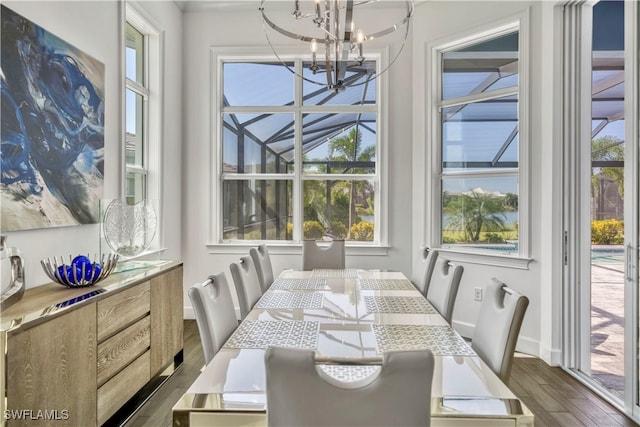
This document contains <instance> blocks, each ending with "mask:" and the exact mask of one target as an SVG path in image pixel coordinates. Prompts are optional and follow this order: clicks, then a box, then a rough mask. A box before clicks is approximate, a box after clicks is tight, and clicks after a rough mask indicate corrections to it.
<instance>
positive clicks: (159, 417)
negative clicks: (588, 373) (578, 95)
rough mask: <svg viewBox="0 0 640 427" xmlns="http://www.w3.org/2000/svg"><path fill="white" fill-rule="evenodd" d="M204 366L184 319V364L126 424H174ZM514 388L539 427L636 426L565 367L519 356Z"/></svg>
mask: <svg viewBox="0 0 640 427" xmlns="http://www.w3.org/2000/svg"><path fill="white" fill-rule="evenodd" d="M203 364H204V357H203V355H202V346H201V344H200V336H199V335H198V328H197V326H196V322H195V320H185V321H184V363H183V364H182V366H181V367H180V368H178V371H176V373H175V374H174V375H173V376H172V377H171V378H169V379H168V380H167V382H165V383H164V384H163V385H162V387H161V388H160V390H158V392H156V393H155V394H154V395H153V396H152V397H151V399H149V401H147V402H146V403H145V404H144V405H143V407H142V408H141V409H140V410H139V411H138V412H137V413H136V414H135V415H134V417H133V418H132V419H131V420H129V422H127V423H126V424H125V426H126V427H142V426H145V427H170V426H171V421H172V418H171V408H172V407H173V405H174V404H175V402H177V401H178V399H179V398H180V396H182V395H183V394H184V393H185V392H186V390H187V389H188V388H189V386H190V385H191V383H193V381H194V380H195V378H196V377H197V376H198V374H199V373H200V369H201V368H202V366H203ZM510 387H511V389H512V390H513V392H514V393H515V394H516V395H517V396H518V397H519V398H520V399H522V401H523V402H524V403H525V404H526V405H527V406H528V407H529V409H530V410H531V411H532V412H533V413H534V414H535V426H536V427H546V426H548V427H552V426H558V427H565V426H588V427H596V426H597V427H619V426H637V424H636V423H634V422H633V421H631V420H630V419H629V418H627V417H626V416H624V415H623V414H621V413H620V412H619V411H618V410H616V409H615V408H614V407H613V406H611V405H610V404H608V403H607V402H605V401H604V400H603V399H601V398H600V397H599V396H597V395H596V394H594V393H593V392H591V391H590V390H589V389H588V388H587V387H585V386H584V385H582V384H581V383H580V382H579V381H577V380H576V379H575V378H573V377H572V376H571V375H569V374H567V373H566V372H565V371H563V370H562V369H561V368H553V367H550V366H548V365H547V364H546V363H544V362H543V361H541V360H540V359H538V358H535V357H527V356H523V357H516V359H515V362H514V367H513V371H512V374H511V382H510Z"/></svg>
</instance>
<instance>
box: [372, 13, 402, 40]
mask: <svg viewBox="0 0 640 427" xmlns="http://www.w3.org/2000/svg"><path fill="white" fill-rule="evenodd" d="M410 19H411V15H407V16H405V17H404V18H403V19H402V20H400V21H398V22H396V23H395V24H393V25H392V26H390V27H389V28H385V29H384V30H380V31H378V32H375V33H373V34H369V35H365V40H373V39H378V38H380V37H384V36H386V35H388V34H391V33H393V32H395V31H397V30H398V29H399V28H400V27H402V26H403V25H405V24H407V23H408V22H409V20H410Z"/></svg>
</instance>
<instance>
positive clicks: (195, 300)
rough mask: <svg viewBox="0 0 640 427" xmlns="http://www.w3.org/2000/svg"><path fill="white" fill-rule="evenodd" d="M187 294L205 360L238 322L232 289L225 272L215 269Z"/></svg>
mask: <svg viewBox="0 0 640 427" xmlns="http://www.w3.org/2000/svg"><path fill="white" fill-rule="evenodd" d="M188 294H189V299H190V300H191V305H192V306H193V311H194V313H195V316H196V323H197V325H198V332H200V341H201V342H202V351H203V352H204V362H205V364H207V363H209V362H210V361H211V359H213V356H215V354H216V353H217V352H218V350H220V347H222V345H223V344H224V343H225V341H226V340H227V339H228V338H229V336H231V334H232V333H233V331H234V330H235V329H236V327H237V326H238V320H237V319H236V313H235V310H234V308H233V300H232V299H231V291H230V290H229V284H228V283H227V279H226V277H225V275H224V273H218V274H214V275H213V276H209V278H208V279H207V280H205V281H204V282H203V283H196V284H195V285H193V286H192V287H191V288H189V292H188Z"/></svg>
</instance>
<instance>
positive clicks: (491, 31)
mask: <svg viewBox="0 0 640 427" xmlns="http://www.w3.org/2000/svg"><path fill="white" fill-rule="evenodd" d="M528 23H529V13H528V11H526V12H524V13H522V14H519V15H518V16H516V17H513V18H509V19H506V20H503V21H499V22H495V23H493V24H492V25H488V26H485V27H484V28H479V29H474V30H471V31H468V32H465V33H458V34H456V35H455V36H450V37H447V38H446V39H441V40H438V41H436V42H433V43H429V44H428V46H427V52H428V55H427V68H426V69H427V70H431V79H430V83H429V84H427V85H426V87H427V98H426V99H427V100H428V101H427V108H426V110H427V129H428V131H427V132H428V134H427V141H428V146H429V148H428V149H427V150H425V154H426V156H427V158H425V165H426V166H427V169H428V173H427V174H426V179H427V182H426V186H425V188H426V189H427V192H428V194H427V200H429V201H430V205H431V206H432V207H433V209H431V210H430V211H429V212H426V213H425V220H426V221H427V224H428V226H427V228H426V232H427V236H426V242H427V246H430V247H434V248H438V250H439V251H441V252H445V253H446V254H447V257H448V258H450V259H452V260H454V261H460V262H468V263H475V264H483V265H493V266H499V267H511V268H519V269H527V268H528V265H529V262H530V261H531V258H529V254H530V243H529V238H530V236H529V235H530V223H529V167H528V165H529V122H530V116H529V102H530V101H529V94H528V87H529V78H528V70H529V60H528V59H529V37H530V36H529V24H528ZM515 31H517V32H518V37H519V57H518V79H519V82H518V87H517V90H515V91H514V90H513V89H509V88H506V89H502V90H496V91H493V92H491V93H490V94H489V95H487V94H478V95H471V96H467V97H464V98H456V99H454V100H445V101H441V93H442V63H441V55H442V54H443V53H444V52H447V51H450V50H454V49H459V48H461V47H464V46H468V45H472V44H477V43H481V42H483V41H485V40H488V39H491V38H495V37H498V36H501V35H505V34H509V33H512V32H515ZM511 94H517V95H518V143H519V145H518V169H517V176H518V248H519V252H518V254H517V255H502V254H495V253H489V252H484V251H475V250H474V251H465V250H464V249H463V248H459V247H455V248H453V247H442V198H441V197H442V195H441V192H442V180H443V176H449V177H453V176H457V177H468V178H475V177H494V176H499V175H504V174H509V175H512V176H513V170H507V171H495V172H489V173H487V172H481V173H478V172H451V173H447V174H443V172H442V149H441V146H442V135H441V122H440V109H441V108H444V107H446V106H450V105H455V104H460V103H461V102H462V101H464V102H465V103H467V102H469V101H474V102H477V101H478V100H481V99H483V98H486V99H492V98H496V97H497V96H506V95H511Z"/></svg>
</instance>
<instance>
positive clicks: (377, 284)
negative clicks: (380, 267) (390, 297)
mask: <svg viewBox="0 0 640 427" xmlns="http://www.w3.org/2000/svg"><path fill="white" fill-rule="evenodd" d="M415 288H416V287H415V286H413V283H411V282H410V281H408V280H407V279H360V289H363V290H394V291H396V290H401V291H404V290H413V289H415Z"/></svg>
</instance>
